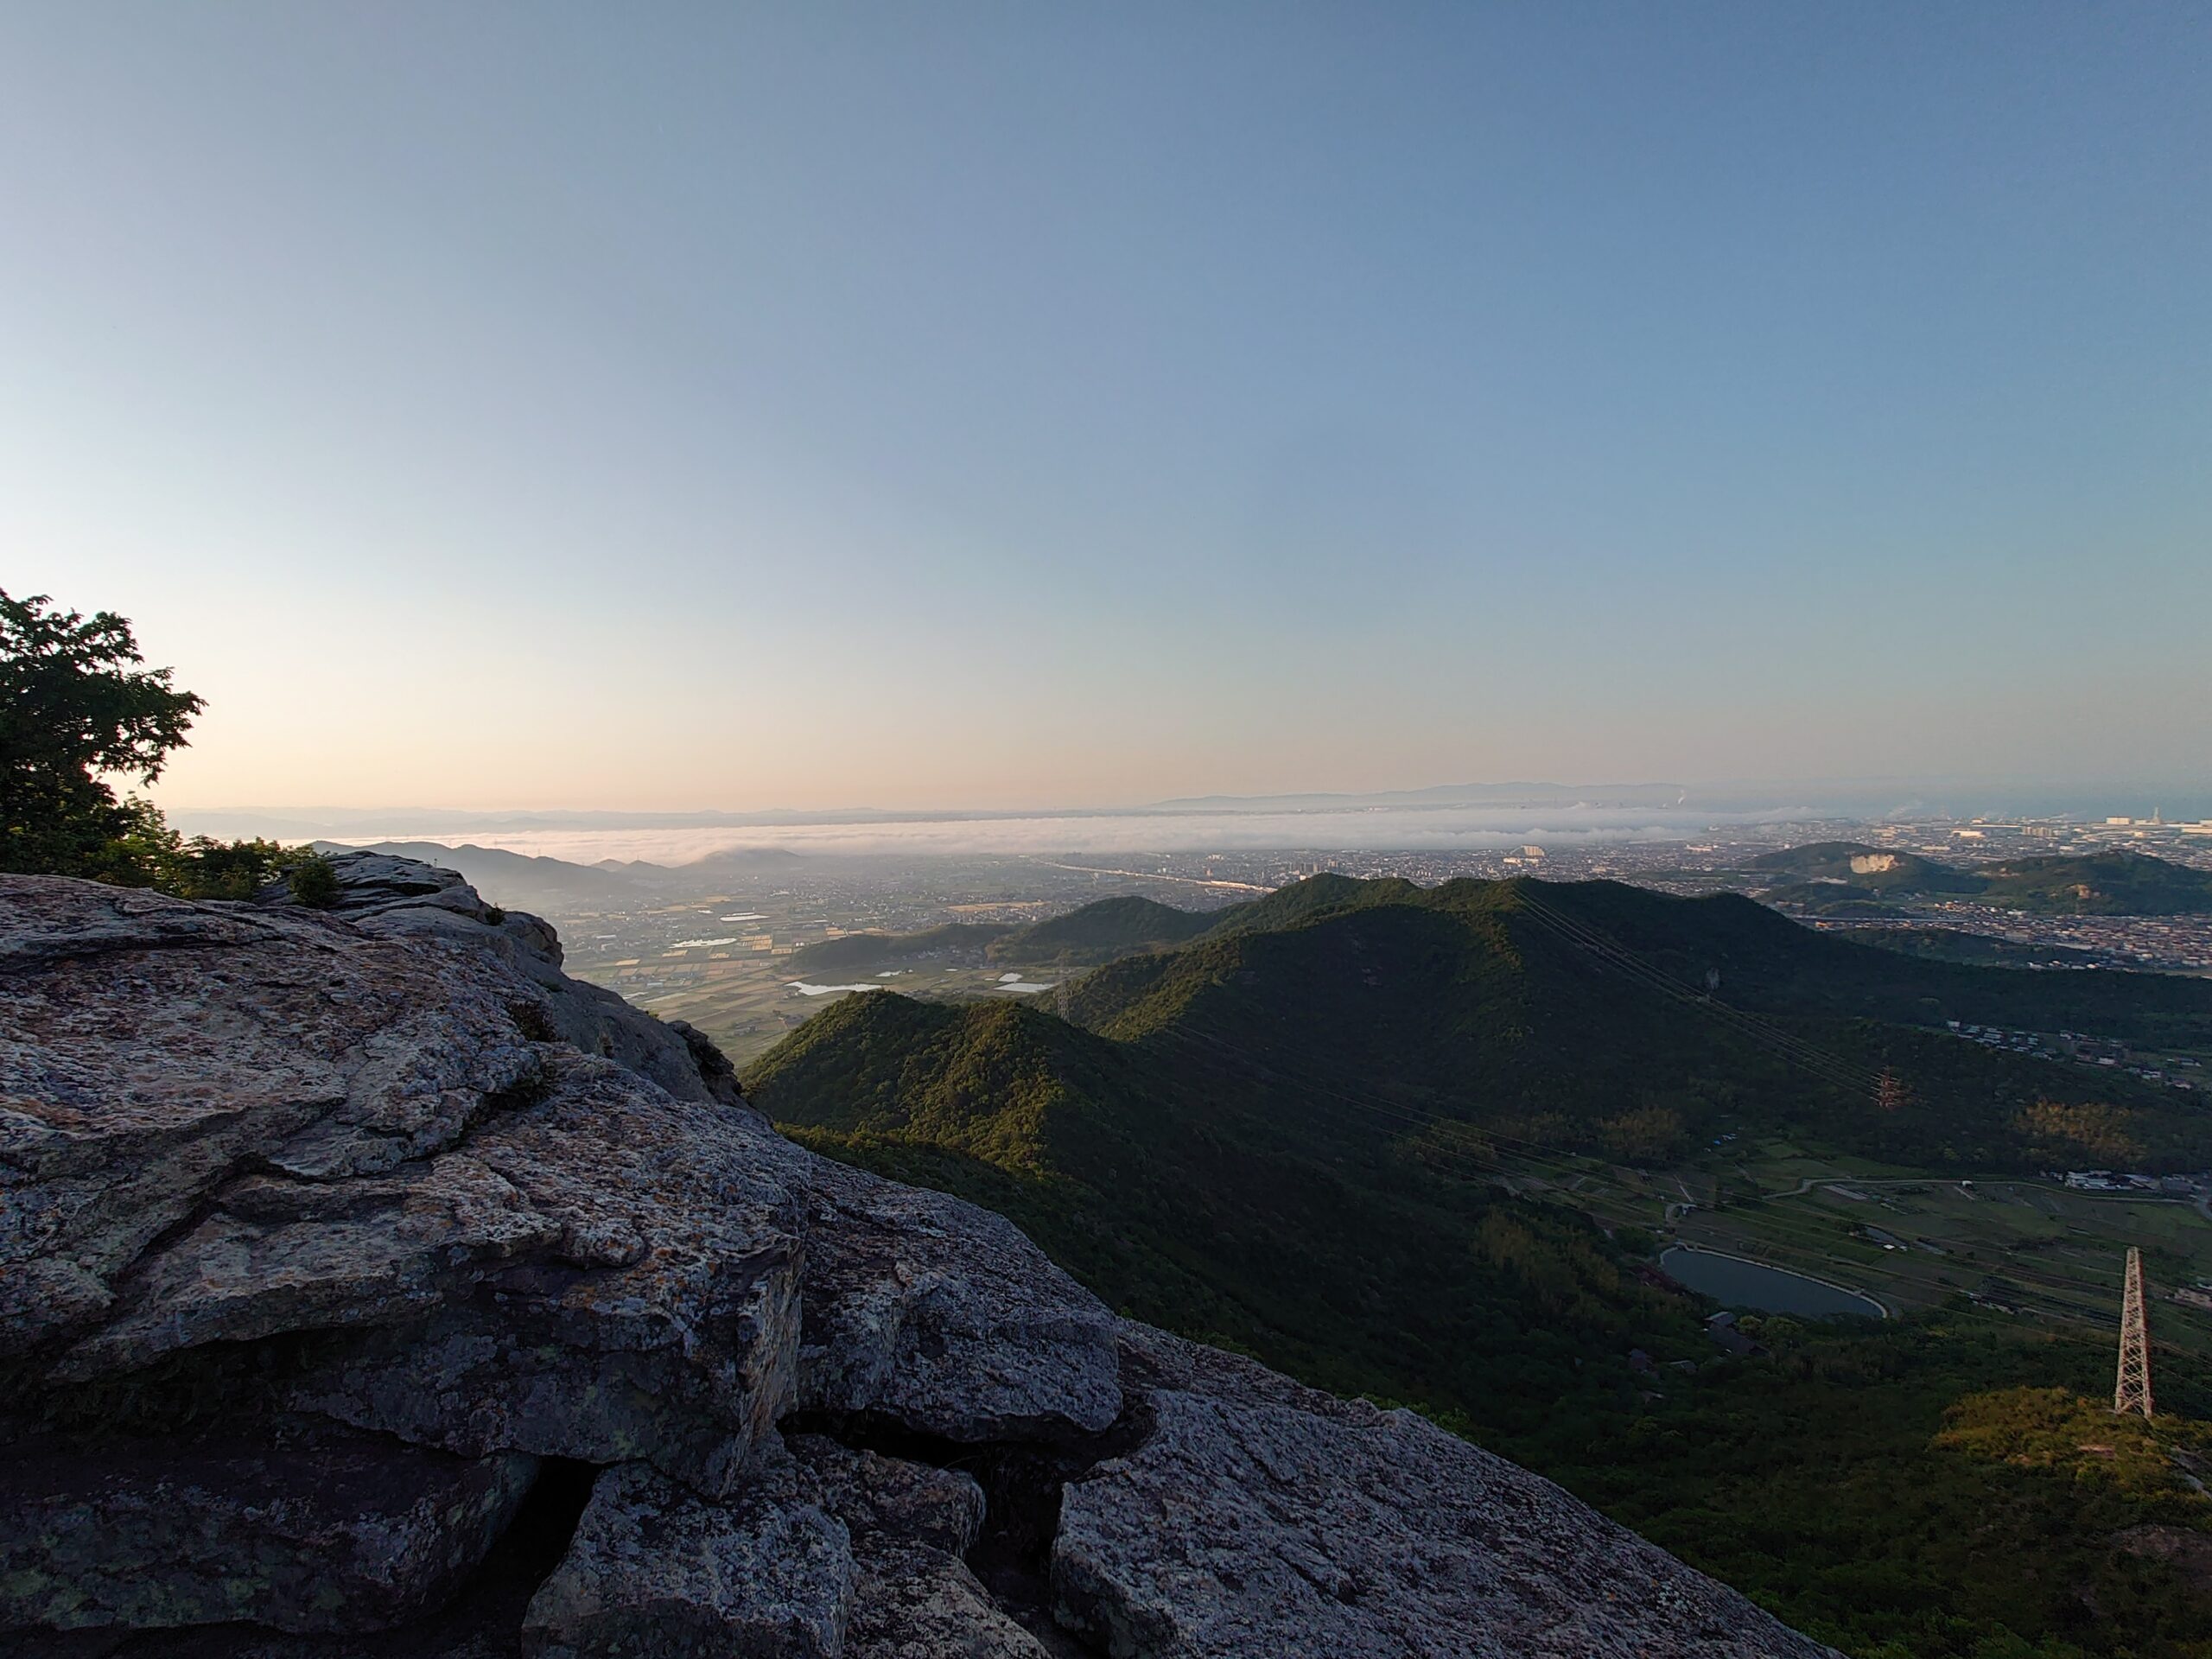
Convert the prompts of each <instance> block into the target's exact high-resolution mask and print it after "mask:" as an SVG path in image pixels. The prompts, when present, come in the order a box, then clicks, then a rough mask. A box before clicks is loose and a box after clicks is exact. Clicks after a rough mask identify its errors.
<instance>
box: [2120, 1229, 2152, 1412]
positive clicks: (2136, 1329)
mask: <svg viewBox="0 0 2212 1659" xmlns="http://www.w3.org/2000/svg"><path fill="white" fill-rule="evenodd" d="M2112 1408H2113V1410H2114V1411H2120V1412H2126V1411H2139V1412H2141V1413H2142V1414H2144V1415H2145V1417H2148V1416H2149V1415H2150V1414H2151V1333H2150V1332H2149V1330H2148V1329H2147V1328H2146V1327H2145V1325H2144V1323H2143V1252H2142V1251H2140V1250H2139V1249H2135V1248H2134V1247H2133V1245H2131V1246H2129V1248H2128V1251H2127V1288H2126V1290H2125V1291H2124V1292H2122V1293H2121V1295H2120V1381H2119V1382H2118V1383H2115V1384H2114V1385H2113V1391H2112Z"/></svg>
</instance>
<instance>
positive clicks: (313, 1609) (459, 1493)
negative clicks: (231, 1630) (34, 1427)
mask: <svg viewBox="0 0 2212 1659" xmlns="http://www.w3.org/2000/svg"><path fill="white" fill-rule="evenodd" d="M6 1471H7V1472H6V1490H7V1498H8V1510H9V1513H8V1514H7V1516H6V1517H5V1519H4V1521H0V1627H7V1626H22V1625H43V1626H48V1627H51V1628H52V1629H54V1630H99V1629H105V1628H110V1627H117V1626H121V1627H124V1628H135V1627H142V1626H175V1625H194V1624H225V1623H229V1622H232V1621H235V1620H251V1621H252V1622H254V1623H256V1624H266V1625H270V1626H272V1627H274V1628H275V1629H277V1630H380V1629H383V1628H385V1626H387V1625H391V1624H398V1623H400V1622H402V1621H404V1620H405V1619H408V1618H413V1617H414V1616H415V1615H416V1614H418V1613H422V1612H424V1611H428V1610H429V1609H431V1608H433V1607H435V1606H436V1605H439V1604H440V1603H441V1602H442V1600H443V1599H445V1597H446V1595H447V1594H448V1592H450V1591H451V1590H452V1589H453V1588H454V1586H455V1585H456V1584H457V1583H458V1582H459V1581H460V1580H461V1578H462V1577H463V1576H464V1575H465V1574H467V1573H468V1572H469V1571H470V1570H471V1569H473V1568H474V1567H476V1566H477V1565H478V1564H479V1563H480V1562H481V1561H482V1560H483V1559H484V1557H485V1556H486V1554H489V1553H490V1551H491V1548H492V1546H493V1543H494V1541H497V1539H498V1538H499V1535H500V1534H501V1533H502V1532H504V1531H505V1529H506V1527H507V1524H508V1523H509V1522H511V1521H512V1519H513V1518H514V1516H515V1513H516V1511H517V1510H518V1509H519V1508H520V1507H521V1504H522V1501H523V1497H524V1494H525V1493H526V1492H527V1491H529V1489H530V1484H531V1479H532V1478H533V1477H534V1476H535V1474H536V1472H537V1460H536V1459H533V1458H530V1457H526V1456H524V1455H522V1454H520V1453H518V1452H500V1453H498V1454H496V1455H494V1456H493V1457H489V1458H486V1459H480V1460H475V1461H467V1460H464V1459H459V1458H453V1457H448V1456H446V1455H444V1454H442V1453H440V1452H424V1451H421V1450H418V1449H416V1448H415V1447H412V1446H397V1445H394V1444H392V1443H391V1442H389V1441H386V1440H378V1439H373V1438H371V1437H369V1436H365V1435H347V1434H331V1433H322V1434H317V1435H314V1436H312V1437H309V1438H306V1439H304V1440H296V1441H292V1442H289V1443H287V1442H286V1441H283V1440H277V1441H276V1442H275V1443H268V1442H259V1443H257V1442H253V1441H244V1442H241V1441H237V1440H216V1441H213V1442H208V1441H204V1440H182V1441H180V1440H175V1439H161V1440H156V1439H152V1438H141V1439H135V1440H124V1441H118V1440H115V1439H113V1438H109V1437H103V1438H100V1439H98V1440H90V1441H87V1440H83V1439H81V1438H79V1437H51V1438H41V1439H35V1440H27V1441H25V1442H24V1443H22V1444H20V1445H18V1446H14V1447H12V1448H10V1452H9V1455H8V1458H7V1461H6Z"/></svg>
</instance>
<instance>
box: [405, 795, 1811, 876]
mask: <svg viewBox="0 0 2212 1659" xmlns="http://www.w3.org/2000/svg"><path fill="white" fill-rule="evenodd" d="M1810 816H1813V815H1812V814H1810V813H1808V811H1806V810H1804V809H1802V808H1800V809H1775V810H1770V811H1766V812H1758V813H1737V814H1724V815H1719V816H1716V815H1714V814H1713V813H1710V812H1689V811H1657V810H1652V809H1649V808H1630V807H1592V808H1586V809H1580V810H1577V809H1573V808H1568V809H1564V810H1553V811H1548V812H1545V813H1543V814H1541V816H1539V815H1535V814H1531V813H1528V812H1525V811H1522V812H1511V811H1488V810H1468V809H1465V808H1374V809H1369V810H1355V811H1342V812H1204V813H1132V814H1125V815H1107V814H1095V815H1089V816H1085V817H1028V818H999V817H992V818H954V819H944V818H929V819H906V820H887V821H881V822H877V823H845V824H832V823H814V824H790V825H784V826H778V827H775V828H765V827H750V828H729V829H709V828H703V827H702V828H692V829H528V830H511V831H507V832H504V833H500V832H490V833H486V832H483V831H478V832H475V833H474V834H471V835H467V836H456V835H453V834H450V833H448V834H445V835H438V834H434V833H431V832H429V831H426V830H421V829H417V830H416V831H414V832H413V834H412V836H411V838H418V839H422V840H427V841H446V842H459V841H461V840H467V841H472V842H474V843H475V844H476V845H478V846H480V847H499V848H504V849H506V850H508V851H510V852H517V853H530V854H535V855H541V856H545V857H552V858H561V859H567V860H569V861H571V862H575V863H581V864H590V863H595V862H597V861H599V860H601V859H605V858H614V859H623V860H629V859H645V860H647V861H651V862H652V863H655V864H688V863H690V862H692V861H695V860H697V859H701V858H705V857H708V856H709V855H712V854H715V853H720V852H727V851H728V850H730V849H733V848H740V847H779V848H784V849H788V850H790V851H791V852H794V853H800V854H812V855H817V856H826V855H873V856H877V857H885V856H899V855H908V856H914V857H935V856H944V855H958V854H985V855H988V854H1001V855H1021V854H1034V855H1057V854H1094V855H1095V854H1115V853H1140V852H1159V853H1173V852H1270V851H1286V852H1288V851H1300V852H1304V851H1354V850H1359V851H1375V850H1386V849H1387V850H1400V849H1406V850H1452V849H1467V850H1478V849H1485V848H1496V847H1511V846H1516V845H1518V844H1520V843H1521V842H1542V843H1544V844H1547V845H1552V846H1557V845H1560V844H1561V843H1569V842H1605V841H1612V842H1624V841H1680V840H1682V839H1684V838H1686V837H1688V838H1694V837H1696V836H1701V835H1704V834H1707V833H1708V832H1713V831H1726V829H1730V828H1732V827H1749V826H1751V825H1755V824H1761V823H1787V822H1789V821H1791V820H1792V819H1793V818H1804V817H1810Z"/></svg>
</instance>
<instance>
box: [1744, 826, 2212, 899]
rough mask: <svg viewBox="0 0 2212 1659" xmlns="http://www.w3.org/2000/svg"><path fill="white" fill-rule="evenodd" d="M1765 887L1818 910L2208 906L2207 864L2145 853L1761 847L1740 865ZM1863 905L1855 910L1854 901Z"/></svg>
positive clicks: (1828, 844)
mask: <svg viewBox="0 0 2212 1659" xmlns="http://www.w3.org/2000/svg"><path fill="white" fill-rule="evenodd" d="M1745 871H1746V873H1747V874H1752V875H1754V876H1758V877H1761V878H1766V879H1768V880H1770V883H1771V884H1770V885H1768V886H1766V887H1764V889H1763V890H1764V896H1765V897H1766V898H1767V899H1769V900H1770V901H1772V902H1775V903H1778V904H1792V905H1798V906H1805V907H1808V908H1812V909H1818V910H1821V911H1822V912H1824V913H1830V914H1838V915H1847V914H1853V913H1857V914H1875V913H1878V912H1876V911H1873V910H1868V909H1866V908H1863V906H1870V905H1878V904H1879V903H1880V902H1881V901H1885V900H1888V901H1892V902H1894V901H1895V900H1897V899H1912V898H1924V899H1935V898H1956V899H1974V900H1976V901H1977V902H1979V903H1981V904H1985V905H1994V906H1999V907H2001V908H2004V909H2008V910H2020V911H2028V912H2035V913H2037V914H2039V915H2049V916H2184V915H2202V914H2205V913H2208V912H2212V871H2205V870H2197V869H2192V868H2190V867H2189V866H2187V865H2185V864H2175V863H2171V862H2170V861H2167V860H2165V859H2163V858H2152V857H2150V856H2148V855H2145V854H2141V853H2096V854H2092V855H2084V856H2063V855H2062V856H2052V857H2049V858H2018V859H2009V860H2005V861H2001V862H1998V863H1991V864H1976V865H1973V866H1970V867H1960V866H1955V865H1949V864H1943V863H1939V862H1937V861H1936V860H1934V859H1931V858H1923V857H1920V856H1919V855H1916V854H1913V853H1896V852H1890V851H1887V850H1885V849H1881V848H1877V847H1868V846H1866V845H1864V844H1862V843H1860V842H1852V841H1823V842H1812V843H1810V844H1808V845H1806V846H1803V847H1790V848H1785V849H1782V850H1780V851H1778V852H1772V853H1762V854H1761V855H1759V856H1758V857H1757V858H1754V859H1752V860H1751V861H1750V862H1749V863H1748V864H1746V865H1745ZM1850 906H1862V908H1859V909H1858V910H1856V911H1853V909H1851V908H1850Z"/></svg>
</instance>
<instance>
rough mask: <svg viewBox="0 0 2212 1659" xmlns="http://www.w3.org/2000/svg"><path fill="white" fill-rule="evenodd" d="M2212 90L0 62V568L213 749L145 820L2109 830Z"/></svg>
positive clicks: (1520, 56)
mask: <svg viewBox="0 0 2212 1659" xmlns="http://www.w3.org/2000/svg"><path fill="white" fill-rule="evenodd" d="M2208 71H2212V25H2208V23H2207V21H2206V19H2205V17H2204V15H2203V14H2202V12H2201V11H2196V10H2191V9H2190V8H2185V7H2177V6H2158V5H2136V6H2126V7H2119V8H2110V9H2099V10H2089V9H2086V8H2078V7H2063V6H2031V5H2024V6H2019V7H2014V8H2009V9H2005V10H2002V11H1997V10H1989V11H1984V12H1976V11H1973V10H1967V9H1954V10H1935V11H1930V10H1924V9H1916V8H1909V7H1904V6H1871V7H1865V8H1853V9H1849V10H1845V9H1832V10H1827V11H1823V12H1814V11H1782V10H1773V9H1770V8H1758V7H1752V6H1747V5H1743V6H1739V5H1726V4H1714V5H1705V6H1700V7H1697V8H1694V9H1689V8H1685V9H1676V10H1668V11H1666V12H1663V13H1662V12H1654V11H1652V10H1649V9H1643V8H1637V7H1632V6H1612V5H1597V4H1592V5H1586V6H1574V7H1561V8H1543V9H1523V10H1515V9H1505V8H1497V9H1478V8H1447V7H1427V6H1410V7H1407V8H1402V9H1395V10H1390V11H1388V12H1383V13H1377V12H1376V11H1373V10H1369V9H1351V8H1315V9H1301V10H1298V11H1296V12H1286V11H1283V10H1281V9H1271V8H1261V7H1256V6H1230V5H1224V6H1218V7H1210V8H1148V7H1142V6H1139V7H1130V8H1116V9H1112V10H1103V9H1101V10H1087V9H1083V8H1055V9H1051V10H1027V9H1020V8H1015V7H1012V6H996V5H980V4H978V5H954V6H949V7H943V8H934V9H930V10H926V11H925V10H891V9H855V8H844V7H838V6H824V7H810V8H785V9H770V8H750V7H730V8H724V7H706V6H696V7H689V6H671V7H666V8H660V9H656V10H652V11H651V12H649V13H644V14H639V13H631V14H626V15H620V16H618V15H616V14H614V13H612V12H594V11H589V10H582V9H559V8H524V7H521V6H499V5H485V6H480V7H474V8H468V9H454V8H446V7H434V6H429V5H405V4H401V5H391V6H381V7H378V8H375V9H373V10H372V9H365V8H364V9H359V10H348V9H344V8H338V7H327V8H315V9H301V8H292V7H284V6H281V5H277V4H274V3H267V4H250V3H238V4H231V5H225V6H221V7H202V8H189V9H188V8H165V7H159V6H153V5H144V6H130V5H114V6H105V7H79V6H60V5H30V6H23V7H18V8H12V9H10V10H9V11H8V12H7V13H6V15H5V16H0V188H4V189H5V191H6V194H7V199H8V200H9V201H10V213H8V214H7V215H6V216H5V217H4V219H0V330H4V333H5V337H6V340H7V341H8V365H9V366H8V371H7V387H8V395H7V396H6V397H0V549H4V552H0V587H5V588H7V590H8V591H10V593H16V594H24V593H36V592H43V593H48V594H52V595H53V596H54V599H55V600H56V601H58V602H60V603H61V604H63V605H65V606H68V607H75V608H78V609H80V610H86V611H91V610H94V609H112V610H115V611H118V612H120V613H124V615H126V616H129V617H130V618H132V619H133V620H134V621H135V623H136V624H137V629H138V632H139V637H140V640H141V643H142V645H143V646H144V648H145V651H146V654H147V657H148V658H149V660H150V661H152V662H155V663H158V664H174V665H175V668H176V670H177V677H178V682H179V683H180V684H181V685H184V686H187V687H189V688H190V689H192V690H195V691H198V692H200V694H202V695H203V696H206V697H207V699H208V704H209V706H208V709H207V713H206V714H205V715H203V716H202V718H201V720H200V722H199V724H198V726H197V728H196V729H195V731H194V736H193V744H192V747H190V748H189V749H188V750H187V751H185V752H183V753H181V754H180V755H179V756H178V757H177V758H176V760H175V762H174V763H173V766H172V769H171V772H170V774H169V775H168V777H167V778H165V779H164V780H163V781H162V785H160V786H159V787H158V788H157V789H156V791H155V796H156V799H157V800H159V801H161V802H162V804H164V805H165V806H167V807H170V808H172V809H173V810H194V809H212V808H218V807H242V806H249V805H254V804H266V805H270V806H276V805H283V804H321V805H355V806H369V805H374V804H378V803H391V802H410V801H411V802H417V803H423V804H430V805H434V806H438V807H445V808H454V809H531V808H556V807H557V808H566V809H606V810H639V809H663V810H689V809H695V808H719V809H725V810H757V809H766V808H771V807H817V808H821V807H836V806H858V805H863V804H865V805H870V806H877V807H884V808H891V809H899V810H927V809H943V808H956V807H957V808H976V807H998V808H1007V809H1018V808H1046V807H1068V806H1081V805H1109V804H1129V803H1142V802H1151V801H1160V800H1165V799H1170V798H1176V797H1185V796H1193V795H1205V794H1215V793H1224V794H1239V795H1243V794H1267V793H1275V792H1282V791H1307V790H1331V791H1368V790H1377V789H1393V788H1400V789H1402V788H1416V787H1420V786H1423V785H1433V784H1436V783H1440V782H1444V781H1449V780H1458V779H1515V778H1564V779H1624V780H1628V781H1630V782H1647V781H1656V780H1661V779H1687V780H1697V779H1772V780H1776V781H1777V782H1781V783H1788V782H1789V781H1791V780H1818V779H1839V778H1843V779H1848V778H1870V777H1880V778H1897V779H1973V780H1977V781H1978V783H1979V785H1983V786H1986V787H1987V788H1989V789H1990V790H1992V791H1996V790H2000V789H2004V788H2012V789H2015V790H2024V789H2026V788H2028V787H2029V786H2031V785H2049V786H2051V787H2054V788H2064V789H2078V790H2080V791H2083V792H2085V793H2094V789H2095V787H2097V786H2106V785H2109V786H2111V787H2112V788H2113V789H2114V790H2115V791H2118V790H2121V789H2126V790H2128V791H2131V793H2130V795H2129V798H2128V801H2129V804H2132V805H2133V808H2134V810H2148V809H2149V808H2150V807H2151V806H2152V805H2154V804H2158V802H2157V801H2156V800H2155V799H2154V798H2152V797H2151V796H2149V795H2148V794H2147V793H2145V792H2144V791H2151V790H2167V791H2182V790H2185V789H2189V788H2192V787H2195V788H2202V786H2204V783H2205V779H2206V778H2207V775H2208V772H2209V771H2212V765H2209V764H2208V763H2209V762H2212V715H2208V714H2207V712H2206V711H2207V709H2212V653H2208V652H2206V650H2205V648H2204V645H2203V643H2202V618H2203V617H2204V616H2205V615H2206V614H2208V613H2212V467H2208V466H2207V464H2206V457H2207V455H2208V454H2212V313H2209V312H2208V311H2207V309H2206V308H2205V307H2204V305H2203V303H2202V296H2203V295H2204V294H2205V293H2206V292H2208V291H2212V213H2207V212H2206V211H2205V203H2206V200H2207V194H2206V187H2207V184H2208V182H2212V181H2208V178H2207V170H2208V161H2207V158H2208V157H2212V109H2208V105H2207V101H2206V100H2204V99H2202V96H2201V92H2202V86H2204V85H2205V84H2207V83H2208V79H2212V76H2208ZM2177 798H2178V796H2177ZM2166 804H2167V805H2168V806H2169V807H2171V806H2172V805H2173V802H2172V801H2169V802H2167V803H2166ZM2113 810H2127V809H2126V805H2123V804H2115V805H2114V807H2113Z"/></svg>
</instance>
